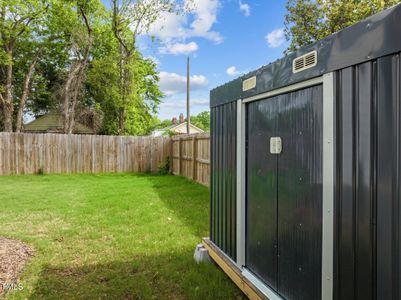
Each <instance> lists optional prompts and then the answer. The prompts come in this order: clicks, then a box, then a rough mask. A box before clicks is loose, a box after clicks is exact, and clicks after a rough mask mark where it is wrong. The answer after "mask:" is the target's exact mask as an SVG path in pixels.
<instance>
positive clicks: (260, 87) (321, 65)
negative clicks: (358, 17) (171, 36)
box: [210, 4, 401, 107]
mask: <svg viewBox="0 0 401 300" xmlns="http://www.w3.org/2000/svg"><path fill="white" fill-rule="evenodd" d="M400 36H401V4H399V5H396V6H394V7H392V8H389V9H387V10H384V11H382V12H380V13H378V14H376V15H373V16H371V17H369V18H367V19H365V20H363V21H361V22H359V23H357V24H355V25H353V26H350V27H348V28H345V29H343V30H341V31H339V32H337V33H335V34H332V35H330V36H328V37H326V38H325V39H322V40H320V41H317V42H315V43H313V44H311V45H308V46H306V47H303V48H301V49H299V50H298V51H296V52H293V53H291V54H289V55H287V56H285V57H283V58H282V59H279V60H277V61H275V62H273V63H271V64H269V65H266V66H263V67H261V68H260V69H258V70H256V71H253V72H250V73H248V74H246V75H244V76H241V77H239V78H237V79H235V80H233V81H230V82H228V83H226V84H224V85H222V86H219V87H217V88H215V89H213V90H212V91H211V92H210V107H215V106H218V105H221V104H224V103H228V102H232V101H236V100H238V99H244V98H247V97H252V96H255V95H258V94H261V93H264V92H268V91H271V90H275V89H278V88H282V87H285V86H288V85H292V84H294V83H297V82H302V81H305V80H307V79H311V78H314V77H318V76H321V75H322V74H325V73H329V72H332V71H335V70H339V69H343V68H346V67H349V66H352V65H356V64H360V63H363V62H366V61H370V60H374V59H376V58H379V57H382V56H386V55H390V54H394V53H397V52H400V51H401V38H399V37H400ZM311 51H316V52H317V64H316V66H315V67H313V68H310V69H307V70H305V71H302V72H297V73H293V71H292V64H293V60H294V59H295V58H297V57H300V56H302V55H304V54H306V53H309V52H311ZM252 77H255V80H256V85H255V87H253V88H251V89H249V90H245V91H244V90H243V86H242V85H243V81H245V80H247V79H250V78H252Z"/></svg>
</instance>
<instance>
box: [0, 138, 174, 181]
mask: <svg viewBox="0 0 401 300" xmlns="http://www.w3.org/2000/svg"><path fill="white" fill-rule="evenodd" d="M170 152H171V141H170V138H168V137H130V136H100V135H66V134H27V133H0V175H18V174H35V173H38V172H39V170H40V169H42V170H43V171H44V172H45V173H108V172H157V171H158V169H159V166H160V165H161V164H163V163H165V161H166V159H167V157H169V156H171V153H170Z"/></svg>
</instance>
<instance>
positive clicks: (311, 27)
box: [285, 0, 401, 52]
mask: <svg viewBox="0 0 401 300" xmlns="http://www.w3.org/2000/svg"><path fill="white" fill-rule="evenodd" d="M399 2H401V0H288V1H287V14H286V16H285V33H286V38H287V40H289V41H291V44H290V46H289V47H288V49H287V52H293V51H296V50H297V49H299V48H300V47H303V46H306V45H308V44H310V43H313V42H315V41H318V40H320V39H322V38H325V37H326V36H328V35H330V34H333V33H335V32H337V31H340V30H341V29H343V28H345V27H348V26H351V25H353V24H355V23H357V22H358V21H360V20H362V19H364V18H367V17H369V16H371V15H373V14H375V13H377V12H379V11H381V10H383V9H386V8H388V7H391V6H393V5H395V4H397V3H399Z"/></svg>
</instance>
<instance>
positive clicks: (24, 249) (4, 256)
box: [0, 237, 33, 297]
mask: <svg viewBox="0 0 401 300" xmlns="http://www.w3.org/2000/svg"><path fill="white" fill-rule="evenodd" d="M31 256H33V249H32V248H31V247H29V246H28V245H26V244H24V243H23V242H21V241H18V240H12V239H7V238H3V237H0V297H1V296H2V294H3V293H5V292H6V290H7V289H12V288H15V287H16V284H17V281H18V278H19V276H20V274H21V272H22V270H23V268H24V266H25V264H26V262H27V260H28V259H29V258H30V257H31Z"/></svg>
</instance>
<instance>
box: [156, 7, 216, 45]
mask: <svg viewBox="0 0 401 300" xmlns="http://www.w3.org/2000/svg"><path fill="white" fill-rule="evenodd" d="M219 7H220V2H219V0H197V1H195V3H194V4H193V10H192V11H191V12H190V13H189V14H188V15H186V16H183V15H180V14H175V13H163V14H161V15H160V16H159V18H158V19H157V20H156V22H155V23H154V24H152V26H151V28H150V30H149V34H150V35H152V36H155V37H157V38H159V39H160V40H161V41H162V43H164V44H175V43H178V42H181V43H182V42H183V41H185V40H186V39H189V38H193V37H201V38H205V39H208V40H211V41H213V42H215V43H221V42H222V41H223V38H222V36H221V35H220V33H219V32H216V31H213V29H212V28H213V25H214V24H215V23H216V22H217V13H218V9H219Z"/></svg>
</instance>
